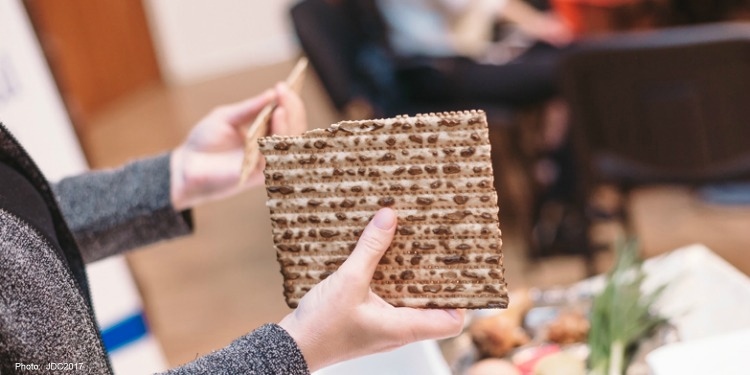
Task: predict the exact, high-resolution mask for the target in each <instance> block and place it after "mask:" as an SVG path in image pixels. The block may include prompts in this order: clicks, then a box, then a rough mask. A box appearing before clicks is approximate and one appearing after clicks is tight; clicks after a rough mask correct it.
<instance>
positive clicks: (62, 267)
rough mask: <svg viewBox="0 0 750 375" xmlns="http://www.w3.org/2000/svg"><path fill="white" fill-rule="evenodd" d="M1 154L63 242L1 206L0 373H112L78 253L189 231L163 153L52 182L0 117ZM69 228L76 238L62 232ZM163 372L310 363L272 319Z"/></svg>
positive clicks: (281, 369) (91, 255)
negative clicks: (66, 368) (55, 366)
mask: <svg viewBox="0 0 750 375" xmlns="http://www.w3.org/2000/svg"><path fill="white" fill-rule="evenodd" d="M0 163H5V164H7V165H10V166H11V167H13V168H14V169H16V170H18V171H19V172H20V173H22V174H23V175H24V176H25V177H26V178H27V179H29V180H30V181H31V182H32V184H33V185H34V187H35V188H36V189H37V190H38V191H39V192H40V194H41V195H42V196H44V197H45V200H46V202H47V206H48V208H49V209H50V211H51V212H52V217H53V219H55V228H56V231H57V237H58V239H59V246H60V247H61V248H62V253H61V252H60V250H59V249H57V247H56V246H55V245H54V244H53V242H51V241H50V239H49V237H47V236H45V235H43V234H42V231H40V230H39V228H36V227H35V226H34V225H33V224H32V223H30V222H29V221H27V220H24V218H22V217H19V216H18V215H16V214H14V212H12V211H9V210H7V209H3V208H0V374H2V375H5V374H15V373H19V372H20V370H19V369H20V368H21V367H18V364H23V365H38V366H39V370H38V371H33V372H34V373H41V374H45V373H59V372H60V371H49V370H46V369H45V367H46V365H47V364H48V363H60V362H67V363H79V364H82V365H81V366H79V367H77V369H76V370H74V371H72V372H70V373H75V374H111V373H112V370H111V366H110V364H109V361H108V358H107V354H106V352H105V350H104V348H103V344H102V341H101V335H100V332H99V330H98V328H97V326H96V323H95V319H94V315H93V311H92V308H91V304H90V298H89V295H88V285H87V282H86V278H85V272H84V270H83V265H82V263H81V259H82V260H83V261H85V262H91V261H94V260H97V259H101V258H104V257H107V256H110V255H114V254H119V253H122V252H123V251H126V250H129V249H132V248H135V247H139V246H142V245H146V244H149V243H153V242H155V241H159V240H163V239H168V238H171V237H175V236H179V235H184V234H187V233H189V232H190V231H191V229H192V228H191V223H190V216H189V213H178V212H175V210H174V209H173V208H172V206H171V202H170V199H169V157H168V155H161V156H159V157H156V158H152V159H146V160H141V161H137V162H135V163H132V164H130V165H128V166H126V167H124V168H121V169H118V170H111V171H102V172H95V173H87V174H85V175H81V176H77V177H72V178H67V179H65V180H63V181H61V182H60V183H58V184H57V185H55V186H54V187H53V189H51V190H50V187H49V185H47V184H46V182H44V181H43V179H42V178H41V174H40V173H39V171H38V169H37V168H36V167H35V166H34V164H33V162H31V161H30V159H29V158H28V156H27V155H26V153H25V152H24V151H23V149H22V148H21V147H20V146H18V144H17V142H16V141H15V139H14V138H13V137H12V136H10V135H9V133H8V132H7V130H6V129H5V128H4V127H3V126H2V124H0ZM2 183H3V181H0V184H2ZM53 193H54V194H53ZM53 195H54V197H55V198H51V197H52V196H53ZM2 198H3V197H2V196H0V199H2ZM55 200H57V206H59V209H58V207H57V206H56V205H55ZM60 212H62V216H64V218H65V220H62V219H61V217H60ZM56 215H57V216H56ZM66 223H67V227H69V229H70V231H69V232H67V234H66V233H65V232H66V230H67V228H66ZM71 232H72V237H73V238H74V241H68V240H66V239H67V238H68V237H69V236H70V233H71ZM76 244H77V245H76ZM56 249H57V250H56ZM168 373H169V374H309V371H308V370H307V365H306V363H305V361H304V358H303V356H302V353H301V352H300V350H299V348H298V347H297V345H296V344H295V342H294V340H293V339H292V338H291V337H290V336H289V335H288V334H287V333H286V332H285V331H284V330H283V329H282V328H281V327H279V326H277V325H274V324H269V325H265V326H263V327H260V328H258V329H257V330H255V331H253V332H251V333H249V334H247V335H245V336H243V337H241V338H239V339H237V340H236V341H234V342H232V343H231V344H229V345H228V346H227V347H225V348H223V349H220V350H217V351H215V352H213V353H211V354H209V355H206V356H204V357H201V358H198V359H196V360H195V361H193V362H190V363H187V364H185V365H183V366H182V367H179V368H175V369H173V370H170V371H169V372H168Z"/></svg>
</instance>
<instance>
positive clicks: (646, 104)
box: [561, 24, 750, 259]
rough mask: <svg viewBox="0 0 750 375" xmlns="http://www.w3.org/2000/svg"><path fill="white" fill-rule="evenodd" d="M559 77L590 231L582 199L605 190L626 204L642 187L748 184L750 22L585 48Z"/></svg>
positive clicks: (692, 28) (570, 58)
mask: <svg viewBox="0 0 750 375" xmlns="http://www.w3.org/2000/svg"><path fill="white" fill-rule="evenodd" d="M561 74H562V75H561V79H562V90H563V95H564V97H565V99H566V100H567V102H568V104H569V106H570V112H571V118H572V125H571V126H572V127H571V131H572V133H571V141H572V142H573V146H574V149H575V155H576V160H577V163H576V164H577V166H576V171H575V173H576V174H577V182H578V191H579V194H578V205H579V208H580V209H581V210H583V211H584V212H586V215H585V217H586V218H587V220H586V222H587V225H588V224H590V223H591V220H592V213H594V212H595V210H594V209H593V208H592V207H590V206H589V205H588V202H589V200H588V199H589V197H590V195H591V193H592V191H593V189H594V188H595V187H596V186H598V185H599V184H602V183H611V184H615V185H616V186H619V187H620V188H622V191H623V192H624V193H625V197H627V192H628V191H629V190H630V189H632V188H634V187H637V186H642V185H645V184H662V183H677V184H686V185H691V186H700V185H703V184H711V183H721V182H728V181H737V180H747V179H749V178H750V25H747V24H713V25H702V26H689V27H679V28H670V29H663V30H658V31H650V32H639V33H631V34H623V35H617V36H613V37H608V38H602V39H596V40H590V41H586V42H583V43H581V44H580V45H579V46H577V47H576V48H575V49H574V50H573V51H571V53H570V55H569V56H568V57H567V58H566V59H565V60H564V62H563V65H562V68H561ZM623 207H624V206H623ZM587 255H588V257H589V259H590V258H591V257H592V256H593V253H592V251H591V249H589V251H588V253H587Z"/></svg>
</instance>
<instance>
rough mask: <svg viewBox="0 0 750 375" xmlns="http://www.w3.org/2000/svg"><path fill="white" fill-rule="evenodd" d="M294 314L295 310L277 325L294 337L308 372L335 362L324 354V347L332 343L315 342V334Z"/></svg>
mask: <svg viewBox="0 0 750 375" xmlns="http://www.w3.org/2000/svg"><path fill="white" fill-rule="evenodd" d="M296 314H297V310H295V311H293V312H291V313H290V314H288V315H287V316H285V317H284V319H282V320H281V321H280V322H279V323H278V325H279V326H280V327H281V328H283V329H284V330H285V331H286V332H287V334H289V336H291V337H292V339H294V342H295V343H296V344H297V347H298V348H299V350H300V352H302V356H303V357H304V358H305V362H306V363H307V367H308V369H309V370H310V372H315V371H317V370H320V369H321V368H323V367H325V366H328V365H331V364H333V363H335V360H333V359H332V358H331V357H330V356H328V355H326V354H325V353H326V347H329V346H331V344H332V343H323V344H322V345H320V344H316V341H317V340H316V339H315V334H311V332H308V330H306V329H305V328H304V327H302V326H301V325H300V322H299V320H298V319H297V317H296Z"/></svg>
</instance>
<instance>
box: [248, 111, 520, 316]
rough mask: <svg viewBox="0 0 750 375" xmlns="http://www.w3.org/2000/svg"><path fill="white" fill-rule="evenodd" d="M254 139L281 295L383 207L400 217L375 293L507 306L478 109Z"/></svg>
mask: <svg viewBox="0 0 750 375" xmlns="http://www.w3.org/2000/svg"><path fill="white" fill-rule="evenodd" d="M259 144H260V149H261V151H262V153H263V154H264V155H265V157H266V170H265V175H266V187H267V191H268V207H269V209H270V211H271V220H272V226H273V240H274V243H275V246H276V250H277V255H278V260H279V263H280V264H281V272H282V274H283V276H284V295H285V296H286V301H287V304H288V305H289V306H291V307H295V306H296V305H297V303H298V302H299V300H300V299H301V298H302V296H304V294H305V293H306V292H307V291H309V290H310V289H311V288H312V287H313V286H314V285H315V284H316V283H318V282H320V281H321V280H323V279H325V278H326V277H327V276H328V275H330V274H331V273H332V272H334V271H335V270H336V268H337V267H338V266H339V265H341V264H342V263H343V262H344V260H346V258H347V256H348V255H349V253H350V252H351V251H352V250H353V249H354V246H355V244H356V242H357V239H358V238H359V235H360V233H361V231H362V229H364V227H365V226H366V225H367V223H368V221H369V220H370V218H372V216H373V215H374V214H375V212H377V210H378V209H380V208H381V207H392V208H393V209H395V210H396V212H397V213H398V228H397V232H396V236H395V239H394V241H393V243H392V245H391V248H390V249H389V250H388V252H386V254H385V256H384V257H383V259H382V260H381V262H380V265H379V266H378V268H377V270H376V272H375V275H374V277H373V280H372V290H373V291H374V292H375V293H377V294H378V295H380V296H381V297H383V299H385V300H386V301H387V302H389V303H391V304H392V305H394V306H410V307H440V308H449V307H450V308H454V307H455V308H498V307H506V306H507V303H508V297H507V289H506V286H505V279H504V276H503V254H502V252H501V250H500V248H501V244H502V240H501V238H500V228H499V224H498V216H497V214H498V207H497V194H496V193H495V189H494V186H493V175H492V164H491V162H490V144H489V140H488V135H487V120H486V117H485V115H484V112H482V111H467V112H450V113H439V114H432V113H431V114H427V115H417V116H415V117H406V116H399V117H396V118H391V119H380V120H365V121H345V122H341V123H338V124H336V125H333V126H332V127H330V128H328V129H316V130H312V131H309V132H307V133H305V134H303V135H302V136H298V137H276V136H274V137H266V138H262V139H261V140H260V141H259Z"/></svg>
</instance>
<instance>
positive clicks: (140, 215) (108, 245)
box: [53, 154, 192, 263]
mask: <svg viewBox="0 0 750 375" xmlns="http://www.w3.org/2000/svg"><path fill="white" fill-rule="evenodd" d="M53 190H54V192H55V195H56V197H57V200H58V204H59V205H60V210H61V211H62V213H63V216H64V217H65V221H66V222H67V223H68V226H69V227H70V229H71V231H72V232H73V234H74V236H75V238H76V242H78V246H79V247H80V249H81V255H82V256H83V259H84V261H85V262H87V263H89V262H93V261H95V260H98V259H102V258H106V257H108V256H110V255H114V254H117V253H120V252H123V251H125V250H130V249H133V248H136V247H140V246H144V245H148V244H150V243H153V242H156V241H159V240H164V239H169V238H173V237H177V236H181V235H184V234H188V233H190V232H191V231H192V221H191V217H190V212H189V211H185V212H176V211H175V210H174V208H173V207H172V202H171V199H170V179H169V154H163V155H159V156H157V157H153V158H149V159H142V160H138V161H135V162H133V163H131V164H128V165H126V166H124V167H122V168H119V169H114V170H103V171H94V172H90V173H86V174H83V175H79V176H74V177H69V178H65V179H63V180H61V181H60V182H58V183H57V184H55V185H53Z"/></svg>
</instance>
